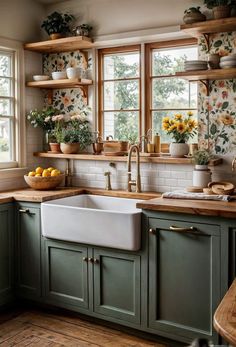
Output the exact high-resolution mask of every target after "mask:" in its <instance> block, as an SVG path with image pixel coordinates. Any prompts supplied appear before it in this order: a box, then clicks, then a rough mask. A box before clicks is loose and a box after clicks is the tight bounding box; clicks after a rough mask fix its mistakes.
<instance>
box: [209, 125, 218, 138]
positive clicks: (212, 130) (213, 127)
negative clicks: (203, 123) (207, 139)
mask: <svg viewBox="0 0 236 347" xmlns="http://www.w3.org/2000/svg"><path fill="white" fill-rule="evenodd" d="M216 132H217V127H216V125H215V124H212V125H211V127H210V133H211V134H212V135H215V134H216Z"/></svg>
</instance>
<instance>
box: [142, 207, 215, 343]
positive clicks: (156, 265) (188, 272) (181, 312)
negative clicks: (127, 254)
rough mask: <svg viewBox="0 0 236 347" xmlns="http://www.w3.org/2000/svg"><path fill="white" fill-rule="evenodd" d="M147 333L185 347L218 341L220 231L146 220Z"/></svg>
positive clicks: (188, 222)
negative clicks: (215, 324)
mask: <svg viewBox="0 0 236 347" xmlns="http://www.w3.org/2000/svg"><path fill="white" fill-rule="evenodd" d="M148 231H149V303H148V305H149V315H148V321H149V328H150V329H152V330H153V331H156V332H157V333H158V334H160V335H163V336H167V337H170V338H174V339H175V340H179V341H183V342H188V341H191V340H193V339H194V338H197V337H198V338H199V337H206V338H210V339H212V340H213V341H214V342H217V341H218V336H217V334H216V332H215V331H214V329H213V325H212V319H213V314H214V311H215V309H216V308H217V306H218V304H219V302H220V288H221V277H220V261H221V259H220V242H221V241H220V226H219V225H217V224H208V223H207V221H206V220H205V222H204V223H199V222H198V221H197V220H196V219H195V221H194V218H190V217H186V218H183V219H181V218H174V217H173V215H171V214H169V215H168V214H163V216H162V217H161V218H149V225H148Z"/></svg>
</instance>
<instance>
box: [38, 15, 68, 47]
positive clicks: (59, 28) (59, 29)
mask: <svg viewBox="0 0 236 347" xmlns="http://www.w3.org/2000/svg"><path fill="white" fill-rule="evenodd" d="M72 20H74V16H73V15H72V14H67V13H65V14H63V13H59V12H56V11H55V12H53V13H52V14H50V15H49V16H48V17H47V18H46V19H45V20H44V21H43V23H42V25H41V28H43V29H45V31H46V33H47V34H48V35H49V36H50V38H51V39H52V40H54V39H58V38H60V37H62V36H63V35H65V34H67V33H69V32H70V27H69V24H70V22H71V21H72Z"/></svg>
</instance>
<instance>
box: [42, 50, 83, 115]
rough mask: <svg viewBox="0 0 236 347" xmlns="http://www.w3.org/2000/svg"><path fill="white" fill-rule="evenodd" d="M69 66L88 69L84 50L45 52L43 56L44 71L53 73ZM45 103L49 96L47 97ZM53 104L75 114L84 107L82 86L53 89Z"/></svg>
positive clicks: (49, 73)
mask: <svg viewBox="0 0 236 347" xmlns="http://www.w3.org/2000/svg"><path fill="white" fill-rule="evenodd" d="M67 67H81V68H82V69H83V70H86V69H87V67H88V64H87V60H86V58H85V56H84V55H83V53H82V52H77V51H75V52H69V53H55V54H45V55H44V56H43V71H44V73H45V74H48V75H51V73H52V72H53V71H63V70H66V68H67ZM45 103H47V98H46V97H45ZM52 106H53V107H55V108H57V109H59V110H61V111H62V112H63V113H65V114H67V113H68V114H71V115H73V114H75V113H77V112H78V111H79V110H81V109H83V108H84V107H85V106H86V104H85V102H84V98H83V93H82V91H81V89H80V88H75V89H71V88H70V89H69V88H68V89H57V90H54V91H53V103H52Z"/></svg>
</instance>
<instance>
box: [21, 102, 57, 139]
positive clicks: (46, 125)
mask: <svg viewBox="0 0 236 347" xmlns="http://www.w3.org/2000/svg"><path fill="white" fill-rule="evenodd" d="M59 112H60V111H59V110H58V109H56V108H53V107H51V106H49V107H46V108H43V109H42V110H37V109H35V110H31V111H30V112H29V113H28V114H27V115H26V117H27V119H28V121H29V122H30V124H31V125H33V127H34V128H37V127H40V128H42V129H43V130H45V131H47V132H49V133H50V132H52V130H53V129H54V128H55V122H54V121H53V117H54V116H55V115H58V114H59Z"/></svg>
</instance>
